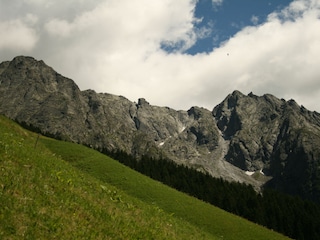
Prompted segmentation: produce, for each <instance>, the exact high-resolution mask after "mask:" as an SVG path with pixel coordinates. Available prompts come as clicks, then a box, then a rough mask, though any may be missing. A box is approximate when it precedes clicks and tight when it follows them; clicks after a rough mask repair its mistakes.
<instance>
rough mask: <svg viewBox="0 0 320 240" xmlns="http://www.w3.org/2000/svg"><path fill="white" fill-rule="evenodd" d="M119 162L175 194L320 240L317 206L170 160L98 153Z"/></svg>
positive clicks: (319, 208) (296, 236) (298, 236)
mask: <svg viewBox="0 0 320 240" xmlns="http://www.w3.org/2000/svg"><path fill="white" fill-rule="evenodd" d="M102 152H104V153H106V154H107V155H109V156H111V157H113V158H114V159H116V160H118V161H119V162H121V163H123V164H125V165H127V166H129V167H130V168H133V169H135V170H136V171H139V172H141V173H142V174H145V175H147V176H149V177H151V178H153V179H155V180H158V181H160V182H162V183H164V184H166V185H169V186H171V187H173V188H175V189H177V190H179V191H182V192H185V193H187V194H189V195H191V196H194V197H196V198H198V199H201V200H203V201H205V202H208V203H210V204H213V205H215V206H217V207H219V208H222V209H224V210H226V211H228V212H231V213H234V214H236V215H239V216H241V217H244V218H246V219H248V220H250V221H253V222H255V223H257V224H260V225H263V226H266V227H268V228H270V229H273V230H274V231H277V232H280V233H283V234H285V235H287V236H289V237H291V238H294V239H320V218H319V216H320V205H319V204H317V203H314V202H311V201H308V200H303V199H301V198H299V197H294V196H290V195H286V194H283V193H280V192H278V191H276V190H273V189H270V188H265V189H263V191H262V193H257V192H256V191H255V190H254V189H253V187H252V186H250V185H246V184H242V183H236V182H227V181H225V180H223V179H221V178H213V177H212V176H210V175H208V174H204V173H202V172H199V171H197V170H194V169H190V168H188V167H186V166H182V165H178V164H176V163H175V162H173V161H170V160H166V159H160V160H155V159H152V158H149V157H148V156H142V158H141V159H139V160H137V159H135V158H134V157H132V156H130V155H128V154H126V153H125V152H122V151H117V152H112V153H110V152H107V151H102Z"/></svg>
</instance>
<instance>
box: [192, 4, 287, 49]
mask: <svg viewBox="0 0 320 240" xmlns="http://www.w3.org/2000/svg"><path fill="white" fill-rule="evenodd" d="M218 2H220V1H218ZM290 2H292V0H281V1H279V0H241V1H239V0H224V1H221V3H220V4H217V3H213V2H212V0H200V1H198V2H197V4H196V9H195V17H196V18H198V19H202V21H201V22H199V23H198V24H196V27H197V28H209V29H210V30H211V32H210V34H208V35H207V36H206V37H205V38H203V39H199V40H198V41H197V43H196V44H195V45H194V46H193V47H191V48H190V49H188V50H187V53H189V54H196V53H199V52H210V51H212V49H213V48H216V47H219V45H220V43H221V42H224V41H227V40H228V39H229V38H230V37H232V36H233V35H234V34H236V33H237V32H238V31H240V30H241V29H242V28H244V27H246V26H250V25H257V24H260V23H263V22H265V20H266V19H267V17H268V15H269V14H270V13H272V12H275V11H281V9H283V8H284V7H285V6H288V5H289V3H290Z"/></svg>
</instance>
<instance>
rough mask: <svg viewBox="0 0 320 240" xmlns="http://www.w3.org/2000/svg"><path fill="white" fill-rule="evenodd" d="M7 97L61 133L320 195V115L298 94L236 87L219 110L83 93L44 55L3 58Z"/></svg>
mask: <svg viewBox="0 0 320 240" xmlns="http://www.w3.org/2000/svg"><path fill="white" fill-rule="evenodd" d="M0 99H1V101H0V113H1V114H4V115H6V116H8V117H9V118H11V119H14V120H16V121H18V122H21V123H25V124H27V125H32V126H33V127H36V128H38V129H40V130H41V131H42V132H43V133H49V134H51V135H54V136H55V137H59V138H62V139H65V140H69V141H73V142H77V143H81V144H86V145H89V146H91V147H93V148H96V149H99V150H102V149H107V150H109V151H113V150H122V151H125V152H127V153H129V154H132V155H134V156H136V157H138V158H139V157H140V156H141V155H149V156H152V157H154V158H160V157H166V158H169V159H171V160H173V161H175V162H177V163H179V164H184V165H187V166H191V167H193V168H196V169H198V170H199V171H203V172H207V173H209V174H211V175H212V176H215V177H222V178H224V179H227V180H230V181H240V182H246V183H249V184H252V185H253V186H255V187H256V188H257V189H258V188H259V187H260V186H261V185H263V184H265V183H266V182H268V183H267V185H269V186H272V187H274V188H278V189H280V190H282V191H285V192H289V193H292V194H300V195H302V196H304V197H307V198H311V199H316V200H319V201H320V170H319V167H320V166H319V164H320V163H319V161H320V152H319V146H320V114H319V113H316V112H310V111H308V110H307V109H305V108H304V107H302V106H298V105H297V103H295V102H294V101H293V100H290V101H285V100H283V99H278V98H276V97H274V96H272V95H270V94H266V95H263V96H256V95H254V94H252V93H250V94H249V95H244V94H242V93H241V92H239V91H235V92H233V93H232V94H230V95H228V96H227V97H226V99H224V100H223V101H222V102H221V103H220V104H219V105H218V106H216V107H215V108H214V109H213V111H210V110H207V109H204V108H201V107H191V108H190V109H189V110H188V111H176V110H174V109H171V108H168V107H158V106H153V105H151V104H149V103H148V102H147V100H145V99H143V98H141V99H139V100H138V102H137V103H135V102H131V101H129V100H128V99H126V98H125V97H122V96H115V95H112V94H108V93H96V92H95V91H93V90H86V91H80V89H79V88H78V86H77V85H76V84H75V83H74V82H73V81H72V80H71V79H68V78H65V77H63V76H61V75H60V74H58V73H56V72H55V71H54V70H53V69H52V68H51V67H49V66H47V65H46V64H45V63H44V62H43V61H37V60H35V59H34V58H31V57H23V56H20V57H16V58H14V59H13V60H12V61H8V62H3V63H1V64H0ZM270 179H271V180H270ZM269 180H270V181H269Z"/></svg>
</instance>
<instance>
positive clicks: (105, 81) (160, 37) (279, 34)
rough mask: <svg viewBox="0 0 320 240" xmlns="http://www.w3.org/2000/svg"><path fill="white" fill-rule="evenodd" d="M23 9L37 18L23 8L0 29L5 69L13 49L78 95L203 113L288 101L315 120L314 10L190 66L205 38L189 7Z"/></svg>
mask: <svg viewBox="0 0 320 240" xmlns="http://www.w3.org/2000/svg"><path fill="white" fill-rule="evenodd" d="M29 1H30V0H29ZM31 1H34V2H33V4H32V6H34V5H35V3H36V2H37V7H36V8H30V6H31V5H28V6H29V8H28V6H25V5H24V6H23V7H24V8H23V9H28V12H27V13H30V14H32V15H29V17H28V19H29V20H27V18H26V16H27V13H25V12H24V13H23V14H22V16H21V17H20V18H19V19H22V20H8V21H2V22H1V23H0V31H1V32H6V33H7V34H6V36H3V37H1V38H0V56H1V60H9V59H8V58H7V57H6V59H3V58H4V56H8V54H7V55H5V54H2V53H3V52H4V51H8V49H9V50H11V51H12V53H16V52H17V51H14V49H15V48H16V47H17V46H20V49H28V50H32V51H31V52H30V54H29V55H33V56H34V57H36V58H38V59H43V60H44V61H45V62H46V63H47V64H49V65H50V66H52V67H53V68H55V69H56V70H57V71H58V72H60V73H62V74H63V75H65V76H67V77H70V78H72V79H74V80H75V81H76V83H77V84H78V85H79V86H80V88H81V89H88V88H91V89H94V90H96V91H98V92H109V93H113V94H118V95H123V96H125V97H127V98H129V99H130V100H133V101H136V100H137V99H138V98H139V97H144V98H146V99H147V100H148V101H149V102H150V103H151V104H155V105H162V106H164V105H166V106H170V107H173V108H177V109H188V108H189V107H191V106H193V105H199V106H204V107H207V108H210V109H211V108H212V107H214V106H215V105H216V104H218V103H219V102H220V101H222V100H223V99H224V98H225V96H226V95H227V94H229V93H230V92H232V91H233V90H235V89H238V90H240V91H243V92H244V93H249V92H251V91H253V92H254V93H256V94H264V93H271V94H274V95H276V96H277V97H280V98H282V97H283V98H286V99H290V98H294V99H296V101H297V102H298V103H300V104H303V105H305V106H306V107H307V108H310V109H311V110H317V111H319V110H320V108H319V106H318V104H317V102H319V101H320V84H319V77H320V68H319V67H318V58H319V55H320V31H317V29H320V20H319V17H320V10H319V8H320V3H319V1H316V0H296V1H293V3H292V4H291V5H290V6H288V7H287V8H286V9H283V10H282V11H280V12H275V13H273V14H270V15H269V17H268V19H267V21H266V22H264V23H262V22H259V25H256V26H251V27H246V28H243V29H241V30H240V31H239V32H238V33H237V34H236V35H235V36H233V37H232V38H231V39H229V40H228V41H226V42H224V43H223V44H222V45H221V46H220V47H219V48H216V49H214V50H213V51H212V52H210V53H206V54H197V55H195V56H192V55H188V54H185V53H184V52H183V51H184V50H185V49H187V48H188V47H190V46H192V45H193V44H195V42H196V41H197V39H199V38H201V37H205V36H207V35H206V34H208V32H207V31H210V30H209V29H206V28H203V29H201V30H196V29H195V27H194V23H195V22H196V21H199V19H195V18H194V8H195V3H196V1H194V0H190V1H186V0H180V1H178V0H158V1H149V0H121V1H119V0H104V1H103V0H100V1H99V2H95V4H93V3H92V1H90V4H89V3H88V2H89V1H79V0H78V1H75V0H74V1H68V2H65V1H64V4H61V1H58V0H57V1H52V2H49V1H48V2H46V3H45V2H43V3H42V5H41V0H31ZM35 1H36V2H35ZM56 2H58V3H59V4H58V3H56ZM75 2H78V4H75ZM218 2H220V3H222V1H218ZM48 3H52V5H51V8H50V9H51V11H50V12H48V14H44V13H43V12H42V11H41V9H42V8H41V6H42V7H43V9H45V8H46V7H47V4H48ZM21 9H22V8H21ZM31 10H33V11H31ZM20 11H22V10H20ZM0 12H1V10H0ZM16 19H18V18H16ZM32 19H33V20H32ZM37 33H38V34H37ZM21 36H23V37H21ZM38 36H41V38H39V37H38ZM38 38H39V40H38ZM17 39H18V40H17ZM37 40H38V42H37ZM163 43H167V44H169V45H170V44H171V45H173V46H177V45H178V46H179V49H178V51H176V52H174V53H170V54H169V53H167V52H165V51H164V50H163V49H161V45H162V44H163ZM35 44H36V45H35ZM12 57H14V56H12Z"/></svg>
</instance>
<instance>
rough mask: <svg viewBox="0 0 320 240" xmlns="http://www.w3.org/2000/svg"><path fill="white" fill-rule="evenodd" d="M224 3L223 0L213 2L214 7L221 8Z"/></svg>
mask: <svg viewBox="0 0 320 240" xmlns="http://www.w3.org/2000/svg"><path fill="white" fill-rule="evenodd" d="M222 3H223V0H212V4H213V6H221V5H222Z"/></svg>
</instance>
